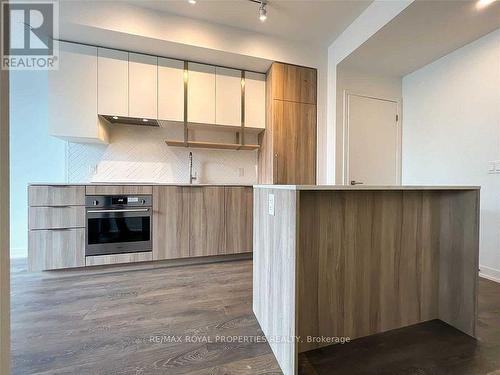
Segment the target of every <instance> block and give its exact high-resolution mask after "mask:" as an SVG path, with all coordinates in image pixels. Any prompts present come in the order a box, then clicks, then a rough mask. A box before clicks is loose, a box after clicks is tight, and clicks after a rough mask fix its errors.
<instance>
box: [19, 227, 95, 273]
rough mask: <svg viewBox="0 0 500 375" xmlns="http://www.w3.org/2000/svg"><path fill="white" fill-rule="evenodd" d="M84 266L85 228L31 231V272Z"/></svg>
mask: <svg viewBox="0 0 500 375" xmlns="http://www.w3.org/2000/svg"><path fill="white" fill-rule="evenodd" d="M84 266H85V228H76V229H54V230H32V231H29V233H28V267H29V270H30V271H44V270H55V269H60V268H72V267H84Z"/></svg>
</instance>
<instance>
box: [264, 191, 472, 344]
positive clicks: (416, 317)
mask: <svg viewBox="0 0 500 375" xmlns="http://www.w3.org/2000/svg"><path fill="white" fill-rule="evenodd" d="M462 194H466V195H467V194H468V195H470V196H468V197H465V196H464V195H462ZM475 194H477V193H476V192H475V191H470V192H467V193H461V192H437V191H386V192H384V191H382V192H373V191H356V192H352V191H345V192H339V191H337V192H305V191H302V192H300V215H299V216H300V229H299V248H298V250H297V251H298V255H297V283H298V285H297V288H298V334H299V335H301V336H308V335H310V336H328V337H337V336H348V337H351V338H356V337H362V336H367V335H370V334H373V333H378V332H382V331H386V330H390V329H394V328H399V327H403V326H407V325H411V324H415V323H418V322H422V321H426V320H431V319H436V318H440V319H443V320H445V321H447V322H448V323H450V324H452V325H454V326H455V327H457V328H459V329H461V330H463V331H464V332H466V333H468V334H471V335H473V332H474V331H473V329H472V327H473V326H474V322H475V320H476V316H475V310H474V309H475V306H476V303H475V300H474V296H475V294H474V293H475V291H474V290H473V286H474V285H475V280H477V267H475V263H474V262H473V260H474V259H473V258H474V257H475V255H474V254H477V252H478V249H477V243H478V242H477V233H476V232H475V231H476V230H477V217H476V206H474V204H476V203H475V202H476V200H475V197H476V195H475ZM448 196H449V198H447V197H448ZM448 200H449V203H446V202H448ZM447 210H448V211H447ZM449 210H454V211H453V214H450V212H449ZM464 218H467V219H464ZM451 228H452V230H451ZM475 235H476V237H475ZM460 238H465V239H467V240H460ZM457 241H458V244H464V245H460V246H457V245H456V244H455V242H457ZM443 244H448V245H443ZM443 246H445V247H446V248H447V249H448V251H443V250H442V247H443ZM446 254H449V255H448V258H449V257H451V258H453V262H449V261H445V260H443V259H445V258H446ZM451 254H453V255H451ZM465 254H466V255H465ZM255 256H256V254H254V257H255ZM450 263H452V265H450ZM446 267H448V270H447V272H445V271H444V270H446ZM457 268H459V269H460V268H461V269H462V270H463V271H458V273H459V276H457V275H456V273H453V272H452V271H451V270H452V269H454V270H455V269H457ZM465 275H466V276H465ZM454 278H455V279H459V281H460V280H462V282H455V280H454ZM447 280H448V282H447ZM452 281H453V282H452ZM443 283H445V285H448V286H449V287H448V288H443ZM454 288H455V290H451V291H450V289H454ZM445 289H446V290H445ZM445 294H446V295H447V298H444V297H443V296H444V295H445ZM457 310H458V311H457ZM444 311H447V312H449V313H450V314H449V316H446V315H444V314H443V312H444ZM327 345H329V344H328V343H300V344H299V351H301V352H302V351H307V350H311V349H314V348H319V347H322V346H327Z"/></svg>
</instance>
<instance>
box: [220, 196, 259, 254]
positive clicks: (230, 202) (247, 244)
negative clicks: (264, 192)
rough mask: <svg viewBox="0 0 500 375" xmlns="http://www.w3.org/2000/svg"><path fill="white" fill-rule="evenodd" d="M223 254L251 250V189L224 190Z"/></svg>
mask: <svg viewBox="0 0 500 375" xmlns="http://www.w3.org/2000/svg"><path fill="white" fill-rule="evenodd" d="M224 211H225V232H226V239H225V250H224V253H225V254H238V253H246V252H251V251H252V249H253V188H251V187H226V188H225V209H224Z"/></svg>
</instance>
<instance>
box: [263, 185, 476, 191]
mask: <svg viewBox="0 0 500 375" xmlns="http://www.w3.org/2000/svg"><path fill="white" fill-rule="evenodd" d="M253 187H254V188H256V189H283V190H334V191H335V190H480V189H481V186H458V185H456V186H454V185H435V186H433V185H428V186H417V185H403V186H401V185H399V186H396V185H392V186H370V185H356V186H351V185H253Z"/></svg>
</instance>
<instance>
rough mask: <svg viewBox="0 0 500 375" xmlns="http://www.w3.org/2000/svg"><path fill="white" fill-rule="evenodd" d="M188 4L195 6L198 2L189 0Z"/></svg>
mask: <svg viewBox="0 0 500 375" xmlns="http://www.w3.org/2000/svg"><path fill="white" fill-rule="evenodd" d="M188 3H189V4H191V5H194V4H196V0H188Z"/></svg>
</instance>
